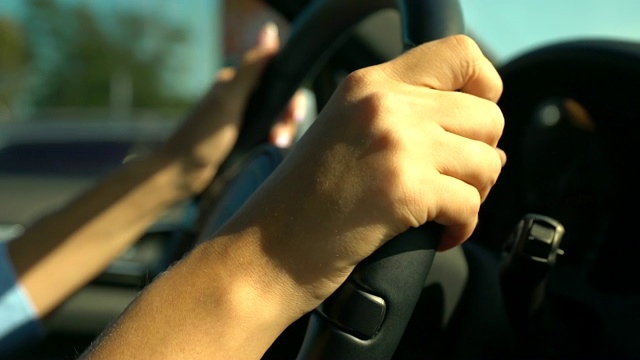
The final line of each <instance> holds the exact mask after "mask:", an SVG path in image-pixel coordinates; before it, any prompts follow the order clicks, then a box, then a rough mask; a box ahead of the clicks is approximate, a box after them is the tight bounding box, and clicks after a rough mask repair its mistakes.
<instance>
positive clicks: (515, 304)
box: [16, 0, 640, 359]
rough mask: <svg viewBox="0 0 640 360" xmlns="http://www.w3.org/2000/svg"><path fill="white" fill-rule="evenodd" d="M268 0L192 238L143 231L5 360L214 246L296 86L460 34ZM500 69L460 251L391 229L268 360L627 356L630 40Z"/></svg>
mask: <svg viewBox="0 0 640 360" xmlns="http://www.w3.org/2000/svg"><path fill="white" fill-rule="evenodd" d="M267 2H268V3H269V4H270V5H271V6H272V7H273V8H275V9H276V10H278V12H280V13H281V14H282V15H283V16H284V17H285V18H287V19H288V20H289V21H290V22H291V23H292V28H291V33H290V35H289V38H288V39H287V42H286V44H285V46H284V47H283V49H282V50H281V51H280V52H279V54H278V55H277V56H276V57H275V58H274V60H273V61H272V62H271V63H270V64H269V66H268V67H267V69H266V71H265V73H264V75H263V77H262V81H261V83H260V85H259V87H258V88H257V90H256V91H255V93H254V95H253V96H252V98H251V101H250V103H249V106H248V108H247V113H246V116H245V121H244V124H243V128H242V130H241V134H240V138H239V140H238V142H237V144H236V146H235V147H234V149H233V151H232V153H231V155H230V156H229V157H228V158H227V161H226V162H225V164H224V166H223V172H222V174H221V175H220V176H218V177H216V178H215V179H214V181H213V183H212V185H211V186H210V188H209V189H210V191H209V192H208V193H206V194H203V196H202V197H201V198H198V199H194V202H195V203H197V204H198V214H197V215H196V217H197V221H195V222H194V223H195V224H197V226H194V227H193V228H190V229H189V230H188V231H186V230H185V229H184V228H180V229H179V231H175V232H172V231H171V228H167V229H156V231H155V232H153V233H152V232H150V233H149V234H148V235H147V236H146V237H145V239H146V240H145V241H141V242H140V243H139V244H138V245H136V246H137V248H136V249H135V250H136V251H135V252H131V253H129V254H128V255H127V254H125V256H129V260H130V261H129V262H128V263H126V264H125V263H124V262H123V259H120V260H119V261H120V262H119V264H120V265H118V264H114V267H112V268H111V270H110V271H109V270H108V271H107V272H105V274H104V275H103V276H101V277H100V278H98V279H96V281H95V282H93V283H92V284H90V285H88V287H87V288H88V289H89V288H90V289H92V291H91V292H89V291H85V292H81V293H80V294H79V295H78V296H75V297H73V298H72V299H70V300H69V301H68V302H67V303H66V304H64V305H63V306H62V307H61V308H60V309H58V310H57V311H56V312H54V313H53V314H52V315H51V316H50V317H49V318H48V319H46V320H45V326H46V327H47V329H48V335H47V337H46V338H45V339H44V340H43V341H42V342H41V343H39V344H38V345H37V346H34V347H32V348H30V349H26V350H25V351H24V352H23V353H20V354H17V357H16V359H20V358H34V359H38V358H42V359H44V358H46V359H52V358H73V357H74V356H77V355H78V354H79V353H81V352H82V350H83V349H84V348H86V346H88V344H89V343H90V342H91V341H92V340H93V339H94V338H95V336H97V335H98V334H99V332H100V331H101V329H103V328H104V326H106V325H107V324H108V323H109V322H110V321H112V320H113V319H114V318H115V317H117V314H118V313H119V312H120V311H122V309H123V308H124V307H125V306H126V304H128V302H130V301H131V299H133V297H134V296H135V294H136V293H137V292H138V291H139V290H140V288H141V287H142V286H144V284H145V283H146V282H148V281H150V280H152V279H153V275H154V274H157V273H159V272H161V271H162V270H163V268H166V266H167V265H168V264H170V263H171V262H172V261H175V260H176V259H179V258H180V257H181V256H182V255H183V254H184V252H185V251H187V250H188V249H189V248H191V247H192V246H194V245H195V244H197V243H198V242H199V241H203V240H205V239H207V238H209V237H211V235H212V234H213V233H215V231H216V230H217V229H218V228H219V227H220V226H221V225H222V224H223V223H224V221H225V220H226V219H228V218H229V217H230V216H232V215H233V213H234V212H235V210H237V209H238V208H239V207H240V206H241V205H242V203H243V202H244V201H245V200H246V199H247V198H248V197H249V196H250V195H251V194H252V192H253V191H254V190H255V189H256V188H257V187H258V186H259V185H260V184H261V183H262V181H264V180H265V179H266V178H267V177H268V176H269V174H270V173H271V172H272V171H273V170H274V169H275V168H276V167H277V166H278V164H279V163H280V162H281V161H282V159H283V158H284V157H286V156H287V150H283V149H278V148H275V147H273V146H270V145H266V142H267V141H266V139H267V137H268V133H269V129H270V128H271V125H272V124H273V122H274V121H275V119H276V118H277V115H278V114H279V113H280V112H281V111H282V109H283V108H284V106H285V105H286V103H287V101H288V99H290V97H291V96H292V95H293V93H294V92H295V91H296V90H297V89H299V88H300V87H304V88H306V89H307V90H308V91H310V92H311V93H313V95H314V99H315V106H316V107H317V109H318V110H321V109H322V107H323V105H324V104H325V103H326V102H327V101H328V99H329V97H330V96H331V94H332V92H333V91H334V89H335V88H336V86H337V84H338V83H339V82H340V81H341V79H343V78H344V76H345V75H346V74H348V73H350V72H351V71H354V70H356V69H359V68H362V67H364V66H369V65H374V64H379V63H381V62H384V61H386V60H389V59H391V58H393V57H395V56H397V55H399V54H401V53H402V52H403V51H405V50H407V49H409V48H411V47H413V46H416V45H418V44H420V43H423V42H426V41H430V40H433V39H438V38H441V37H444V36H447V35H451V34H456V33H461V32H465V31H466V29H465V19H464V16H463V13H462V11H461V8H460V4H459V3H458V1H454V0H423V1H420V0H399V1H395V0H350V1H344V0H269V1H267ZM319 29H322V30H321V31H319ZM498 70H499V72H500V75H501V76H502V79H503V83H504V92H503V95H502V97H501V99H500V101H499V106H500V108H501V109H502V111H503V114H504V116H505V121H506V125H505V130H504V134H503V137H502V139H501V141H500V144H499V146H500V147H501V148H502V149H504V150H505V152H506V153H507V154H508V162H507V165H506V166H505V168H504V169H503V172H502V174H501V176H500V178H499V180H498V183H497V184H496V186H495V187H494V189H493V190H492V192H491V195H490V196H489V197H488V199H487V201H486V202H485V203H484V204H483V206H482V208H481V213H480V221H479V224H478V228H477V229H476V231H475V232H474V234H473V235H472V237H471V239H469V240H468V241H467V242H466V243H465V244H463V245H462V246H460V247H458V248H455V249H452V250H450V251H446V252H442V253H436V251H435V247H436V245H437V236H438V231H439V227H438V226H437V225H435V224H426V225H424V226H422V227H421V228H417V229H411V230H409V231H407V232H406V233H404V234H401V235H400V236H399V237H398V238H396V239H393V240H391V241H389V242H388V243H387V244H386V245H385V246H383V247H382V248H381V249H380V250H379V251H377V252H376V253H375V254H374V255H372V256H371V257H370V258H369V259H366V260H365V261H364V262H363V263H361V264H360V265H359V266H358V267H357V268H356V271H354V273H353V274H352V275H351V276H350V278H349V280H348V281H347V282H346V283H345V284H344V285H343V286H342V287H341V288H340V289H339V290H338V291H337V292H336V293H335V294H334V295H332V296H331V297H330V298H329V299H327V300H326V301H325V302H324V303H323V304H322V305H321V306H320V307H319V308H318V309H316V310H315V311H313V312H312V313H310V314H308V315H307V316H305V317H303V318H301V319H300V320H298V321H297V322H295V323H294V324H292V325H291V326H290V327H289V328H288V329H287V330H286V331H285V332H284V333H283V334H282V335H281V336H280V337H279V338H278V339H277V340H276V342H275V343H274V344H273V346H272V347H271V348H270V349H269V351H268V352H267V353H266V354H265V356H264V358H265V359H292V358H298V359H414V358H415V359H418V358H419V359H424V358H602V359H609V358H637V357H640V342H638V341H637V339H638V338H639V337H640V321H639V319H640V282H639V281H638V280H637V279H636V278H635V274H636V273H637V271H635V270H633V269H634V267H635V261H634V258H635V255H636V254H637V253H638V250H639V248H640V245H639V244H638V242H637V241H635V240H634V238H635V235H633V232H632V231H631V230H632V229H630V228H629V226H630V225H632V224H633V223H634V220H633V218H634V217H635V211H634V210H632V209H633V208H635V204H636V202H637V201H638V200H640V196H638V195H639V194H638V190H637V186H636V184H637V183H638V181H637V180H639V179H638V176H639V175H638V172H637V171H635V170H634V168H633V162H634V160H633V159H634V158H636V155H637V154H638V153H639V151H638V150H637V148H636V141H635V136H636V134H638V132H637V130H639V127H640V119H639V117H640V115H639V112H638V111H637V108H636V107H637V104H638V99H639V98H640V92H639V90H638V86H637V85H636V84H638V83H640V43H638V42H634V41H631V40H603V39H591V38H585V39H580V40H568V41H560V42H557V43H553V44H548V45H545V46H542V47H539V48H537V49H534V50H531V51H527V52H526V53H523V54H521V55H519V56H518V57H516V58H515V59H513V60H511V61H509V62H508V63H506V64H503V65H501V66H500V67H499V68H498ZM634 129H636V130H634ZM153 235H155V236H156V237H155V238H153V237H152V236H153ZM118 266H120V268H118V269H119V270H114V269H116V268H117V267H118ZM136 267H137V268H136ZM127 269H133V270H132V271H133V272H131V274H138V275H139V274H140V273H144V274H147V276H146V277H144V278H141V277H140V276H138V275H131V276H126V275H123V274H127ZM114 274H120V275H121V276H116V275H114ZM105 298H106V299H109V301H97V300H96V299H105Z"/></svg>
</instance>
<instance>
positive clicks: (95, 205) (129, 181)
mask: <svg viewBox="0 0 640 360" xmlns="http://www.w3.org/2000/svg"><path fill="white" fill-rule="evenodd" d="M185 181H186V180H185V168H184V166H183V164H181V163H180V162H178V161H177V160H175V159H172V158H170V157H168V156H165V155H164V154H161V153H155V154H153V155H151V156H149V157H147V158H145V159H142V160H140V161H138V162H133V163H128V164H126V165H124V166H123V167H122V168H121V169H119V170H118V171H116V172H115V173H114V174H112V175H111V176H109V177H108V178H107V179H105V180H104V181H102V182H100V183H99V184H97V185H96V187H94V188H93V189H91V190H89V191H88V192H86V193H84V194H83V195H81V196H80V197H78V198H77V199H75V200H74V201H73V202H72V203H71V204H69V205H68V206H67V207H65V208H64V210H62V211H59V212H57V213H54V214H52V215H49V216H47V217H46V218H43V219H42V220H40V221H39V222H37V223H36V224H34V226H32V227H31V228H29V229H28V231H27V232H26V233H25V234H24V235H23V236H22V237H20V238H19V239H16V240H14V241H12V242H11V243H10V244H9V254H10V256H11V259H12V261H13V263H14V266H15V268H16V270H17V273H18V276H19V280H20V282H21V284H22V285H23V286H24V287H25V288H26V290H27V292H28V293H29V295H30V297H31V299H32V301H33V303H34V305H35V307H36V309H37V311H38V313H39V314H40V315H41V316H43V315H46V314H47V313H48V312H49V311H51V310H52V309H53V308H55V307H56V306H57V305H59V304H60V303H61V302H62V301H63V300H64V299H66V297H68V296H69V295H70V294H72V293H73V292H75V291H76V290H77V289H78V288H80V287H81V286H83V285H84V284H86V283H87V282H88V281H90V280H91V279H92V278H93V277H95V276H96V275H97V274H99V273H100V271H102V270H103V269H104V268H105V267H106V266H107V265H108V264H109V263H110V262H111V261H112V260H113V259H114V258H115V257H117V256H118V255H119V254H120V253H121V252H123V251H124V250H125V249H127V248H128V247H129V246H130V245H131V244H132V243H133V242H135V241H136V240H137V239H138V238H139V237H140V236H141V234H142V233H143V232H144V231H145V229H146V228H148V227H149V226H150V225H151V224H152V223H153V222H154V221H155V220H156V219H157V217H158V216H159V215H160V214H161V213H162V211H163V210H164V209H166V208H167V207H168V206H169V205H170V204H172V203H174V202H176V201H178V200H180V199H183V198H185V197H186V196H188V195H189V189H188V186H186V185H185V183H184V182H185Z"/></svg>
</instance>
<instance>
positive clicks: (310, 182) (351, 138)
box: [84, 36, 506, 359]
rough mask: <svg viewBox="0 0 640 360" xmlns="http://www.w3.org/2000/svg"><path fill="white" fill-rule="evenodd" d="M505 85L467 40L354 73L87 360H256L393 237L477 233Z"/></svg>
mask: <svg viewBox="0 0 640 360" xmlns="http://www.w3.org/2000/svg"><path fill="white" fill-rule="evenodd" d="M501 92H502V82H501V80H500V77H499V76H498V74H497V72H496V70H495V69H494V68H493V66H492V65H491V63H490V62H489V61H488V60H487V59H486V58H485V57H484V56H483V54H482V53H481V51H480V50H479V48H478V47H477V45H476V44H475V43H474V42H473V41H472V40H471V39H470V38H468V37H465V36H454V37H449V38H446V39H443V40H438V41H435V42H431V43H427V44H424V45H422V46H419V47H417V48H414V49H413V50H411V51H409V52H407V53H405V54H403V55H402V56H400V57H398V58H397V59H394V60H392V61H390V62H387V63H384V64H381V65H377V66H373V67H369V68H365V69H362V70H358V71H356V72H355V73H353V74H351V75H349V76H348V77H347V78H346V80H345V81H344V82H343V83H342V84H341V85H340V86H339V88H338V89H337V91H336V93H335V94H334V96H333V97H332V99H331V100H330V101H329V103H328V104H327V106H326V107H325V108H324V109H323V110H322V112H321V113H320V115H319V117H318V119H317V120H316V121H315V123H314V124H313V126H312V127H311V128H310V129H309V130H308V131H307V133H306V134H305V135H304V136H303V138H302V139H301V140H300V142H299V143H298V144H296V146H295V147H294V149H293V151H292V153H291V154H290V155H289V156H288V157H287V158H286V159H285V161H284V163H283V164H282V165H281V166H280V167H279V168H278V169H277V170H276V171H275V173H274V174H273V175H272V176H271V177H270V178H269V179H268V180H267V181H266V182H265V183H264V184H263V185H262V186H261V187H260V188H259V189H258V191H257V192H256V194H255V195H254V196H252V197H251V199H250V200H249V201H248V203H247V204H245V206H243V207H242V208H241V209H240V211H239V212H238V213H237V214H236V215H235V216H234V217H233V218H232V219H231V220H230V221H229V222H227V223H226V225H225V226H224V227H223V228H222V229H221V231H220V232H218V233H217V234H216V235H215V236H214V238H213V239H211V240H210V241H207V242H204V243H202V244H201V245H199V246H198V247H196V248H195V249H194V250H193V251H192V252H191V253H189V254H188V255H187V256H186V257H185V258H184V259H183V260H182V261H180V262H179V263H177V264H176V265H175V266H174V267H172V268H171V269H169V270H168V271H167V272H166V273H165V274H163V275H162V276H160V277H159V278H158V279H156V280H155V281H154V282H153V283H152V284H151V285H150V286H149V287H148V288H147V289H146V290H145V291H144V292H143V293H142V294H141V295H140V296H139V298H138V299H137V300H136V301H134V302H133V303H132V304H131V306H130V307H129V308H128V309H127V311H125V312H124V314H123V316H122V317H121V318H120V319H119V320H118V321H117V322H116V323H115V324H114V326H113V327H111V328H110V329H108V330H106V331H105V332H104V333H103V335H102V336H101V338H100V339H98V341H97V342H96V343H95V344H94V345H93V347H92V348H91V349H90V350H89V351H88V352H87V353H86V354H85V355H84V356H85V358H89V359H111V358H113V359H126V358H136V359H146V358H149V359H163V358H167V359H180V358H188V359H200V358H207V359H229V358H241V359H258V358H260V357H261V356H262V355H263V354H264V352H265V351H266V349H268V347H269V346H270V345H271V343H272V342H273V341H274V340H275V339H276V337H277V336H278V335H279V334H280V333H281V332H282V331H283V330H284V329H285V328H286V327H287V326H288V325H290V324H291V323H292V322H293V321H295V320H296V319H298V318H299V317H300V316H302V315H304V314H305V313H307V312H309V311H311V310H312V309H314V308H315V307H317V306H318V305H319V304H320V303H321V302H322V301H323V300H324V299H325V298H326V297H328V296H329V295H330V294H331V293H332V292H333V291H335V290H336V289H337V287H338V286H339V285H340V284H342V283H343V282H344V280H345V279H346V278H347V276H348V275H349V274H350V273H351V271H352V270H353V268H354V267H355V265H356V264H357V263H358V262H359V261H361V260H362V259H364V258H366V257H367V256H369V255H370V254H371V253H372V252H373V251H375V250H376V249H377V248H378V247H380V246H381V245H382V244H384V243H385V242H386V241H387V240H389V239H391V238H393V237H395V236H396V235H398V234H400V233H402V232H404V231H406V230H407V229H408V228H410V227H416V226H419V225H421V224H424V223H425V222H428V221H435V222H438V223H440V224H442V225H444V231H443V234H442V238H441V239H440V250H446V249H448V248H451V247H454V246H457V245H459V244H460V243H462V242H463V241H465V240H466V239H467V238H468V237H469V236H470V235H471V233H472V232H473V230H474V228H475V226H476V223H477V219H478V211H479V208H480V205H481V203H482V202H483V201H484V199H485V198H486V197H487V195H488V193H489V191H490V189H491V187H492V186H493V185H494V184H495V182H496V180H497V178H498V175H499V173H500V170H501V168H502V166H503V165H504V163H505V161H506V156H505V154H504V152H502V150H500V149H498V148H497V143H498V140H499V138H500V136H501V134H502V129H503V126H504V119H503V117H502V113H501V112H500V110H499V108H498V107H497V105H496V101H497V100H498V98H499V97H500V94H501Z"/></svg>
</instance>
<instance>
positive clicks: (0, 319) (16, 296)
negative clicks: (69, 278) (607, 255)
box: [0, 242, 44, 358]
mask: <svg viewBox="0 0 640 360" xmlns="http://www.w3.org/2000/svg"><path fill="white" fill-rule="evenodd" d="M43 334H44V331H43V328H42V325H41V324H40V322H39V321H38V318H37V314H36V311H35V308H34V306H33V304H32V303H31V299H30V298H29V295H28V294H27V293H26V291H25V290H24V288H23V287H22V286H21V285H20V284H19V283H18V280H17V276H16V272H15V270H14V269H13V265H12V264H11V260H10V259H9V255H8V254H7V244H6V243H5V242H0V358H4V356H5V355H8V354H11V353H13V352H14V351H16V350H18V349H20V348H21V347H23V346H25V345H27V344H30V343H32V342H34V341H36V340H39V339H40V338H41V337H42V336H43Z"/></svg>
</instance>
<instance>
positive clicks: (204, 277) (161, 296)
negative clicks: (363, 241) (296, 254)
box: [85, 231, 302, 359]
mask: <svg viewBox="0 0 640 360" xmlns="http://www.w3.org/2000/svg"><path fill="white" fill-rule="evenodd" d="M292 289H293V288H292V287H291V282H290V280H289V279H288V278H287V276H286V275H285V274H284V273H283V272H281V271H280V270H279V269H278V268H277V267H275V266H274V264H273V263H270V262H269V260H268V257H267V256H265V254H264V252H263V249H262V247H261V245H260V235H259V234H258V233H252V232H251V231H245V232H242V233H240V234H237V233H236V234H233V235H228V236H221V237H217V238H215V239H213V240H212V241H209V242H207V243H204V244H202V245H200V246H199V247H197V248H196V249H195V250H194V251H192V252H191V253H190V254H189V255H188V256H187V257H185V258H184V259H183V260H182V261H181V262H179V263H178V264H176V265H175V266H173V267H172V268H171V269H169V271H167V272H166V273H165V274H163V275H162V276H160V277H158V278H157V279H156V280H155V281H154V282H153V283H152V284H151V285H150V286H148V287H147V288H146V289H145V291H144V292H143V293H142V294H141V295H140V296H139V298H138V299H136V301H135V302H133V303H132V305H131V306H130V307H129V308H128V309H127V310H126V311H125V312H124V314H123V315H122V317H121V318H120V319H119V320H118V322H117V323H116V324H115V325H114V326H113V327H112V328H110V329H108V330H107V331H106V332H105V333H103V335H102V336H101V338H100V339H99V340H98V341H97V342H96V343H95V344H94V345H93V348H92V349H90V351H89V353H88V354H86V355H85V357H86V358H90V359H128V358H136V359H179V358H186V359H200V358H203V359H259V358H260V357H262V355H263V354H264V352H265V351H266V350H267V349H268V347H269V346H270V345H271V343H272V342H273V341H274V340H275V339H276V337H277V336H278V335H279V334H280V333H281V332H282V331H283V330H284V329H285V328H286V327H287V326H288V325H289V324H290V323H291V322H293V321H294V320H295V319H296V318H297V317H299V316H300V315H302V313H301V312H300V311H301V310H300V309H301V307H300V306H299V303H298V302H296V300H295V299H296V296H295V295H294V293H292V292H291V290H292ZM291 295H293V296H291Z"/></svg>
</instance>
